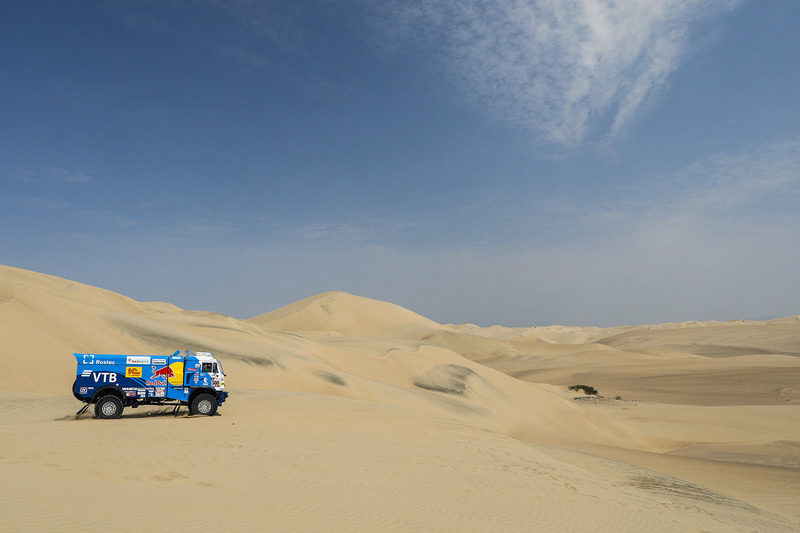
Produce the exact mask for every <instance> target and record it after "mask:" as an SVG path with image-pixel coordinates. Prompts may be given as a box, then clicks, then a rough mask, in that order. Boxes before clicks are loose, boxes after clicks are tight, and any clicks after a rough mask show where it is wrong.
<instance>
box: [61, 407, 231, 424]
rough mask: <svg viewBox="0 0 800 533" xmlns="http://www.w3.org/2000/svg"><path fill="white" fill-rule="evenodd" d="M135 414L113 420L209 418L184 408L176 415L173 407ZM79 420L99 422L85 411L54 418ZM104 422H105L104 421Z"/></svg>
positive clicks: (125, 414) (216, 414)
mask: <svg viewBox="0 0 800 533" xmlns="http://www.w3.org/2000/svg"><path fill="white" fill-rule="evenodd" d="M138 409H139V410H138V411H137V412H125V413H123V414H122V416H121V417H120V418H118V419H115V420H125V419H129V418H210V417H209V416H208V415H192V414H190V413H189V410H188V409H186V408H183V407H181V409H180V411H178V413H177V414H176V413H175V411H174V409H175V408H174V407H169V408H164V407H162V408H147V407H140V408H138ZM213 416H222V415H220V413H215V414H214V415H213ZM80 420H100V419H99V418H97V417H96V416H95V415H94V413H92V412H90V411H87V412H85V413H83V414H80V415H75V414H72V415H67V416H62V417H61V418H55V419H54V421H56V422H63V421H80ZM104 422H105V420H104Z"/></svg>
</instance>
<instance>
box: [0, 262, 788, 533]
mask: <svg viewBox="0 0 800 533" xmlns="http://www.w3.org/2000/svg"><path fill="white" fill-rule="evenodd" d="M797 318H798V317H787V318H785V319H778V320H770V321H764V322H743V321H734V322H730V323H711V322H709V323H700V322H686V323H681V324H665V325H649V326H630V327H624V328H572V327H564V326H547V327H530V328H504V327H502V326H493V327H489V328H483V327H479V326H476V325H471V324H466V325H453V324H445V325H443V324H438V323H436V322H434V321H432V320H429V319H427V318H425V317H423V316H421V315H419V314H417V313H414V312H413V311H410V310H407V309H404V308H402V307H399V306H397V305H394V304H390V303H387V302H380V301H377V300H372V299H369V298H363V297H359V296H355V295H350V294H347V293H342V292H329V293H324V294H321V295H317V296H313V297H310V298H306V299H304V300H301V301H298V302H297V303H295V304H291V305H289V306H286V307H284V308H281V309H277V310H274V311H270V312H267V313H264V314H262V315H258V316H256V317H252V318H250V319H247V320H240V319H236V318H233V317H229V316H226V315H222V314H219V313H214V312H211V311H192V310H183V309H180V308H178V307H176V306H174V305H172V304H169V303H165V302H137V301H135V300H132V299H130V298H127V297H125V296H122V295H119V294H115V293H113V292H110V291H106V290H104V289H100V288H96V287H91V286H88V285H83V284H80V283H76V282H72V281H69V280H65V279H61V278H57V277H54V276H47V275H44V274H38V273H35V272H30V271H26V270H23V269H18V268H14V267H6V266H0V336H1V337H2V338H3V340H4V342H3V343H2V345H1V346H0V362H2V364H3V365H4V367H5V368H7V369H8V370H9V372H10V375H13V376H14V379H13V380H12V381H11V382H10V383H8V386H7V387H5V388H4V389H3V391H2V392H0V398H1V399H2V402H3V405H5V406H6V408H5V409H4V410H3V412H2V413H0V431H2V435H3V441H4V443H6V444H5V445H4V450H3V452H2V457H0V472H2V474H3V476H4V479H13V480H15V483H12V484H6V485H5V486H4V488H3V489H0V507H2V508H5V509H11V508H13V509H16V511H15V512H14V513H13V514H12V516H11V517H10V518H9V519H7V520H6V521H5V523H0V530H4V531H5V530H7V531H12V530H15V531H18V530H20V529H22V530H25V529H29V530H67V531H72V530H75V531H77V530H78V529H82V528H83V527H84V526H85V525H86V524H87V522H86V521H85V519H84V521H81V520H82V519H81V514H80V512H79V507H76V505H77V503H78V499H77V496H72V495H71V491H70V490H68V487H71V486H75V485H76V484H80V483H81V480H82V479H88V480H90V484H92V485H94V484H97V485H98V486H102V487H104V491H105V496H104V497H101V499H100V501H101V502H102V501H110V499H113V498H115V497H117V498H122V497H125V498H126V499H127V500H129V501H133V502H139V503H141V504H143V505H144V504H146V503H148V501H147V497H146V496H145V494H147V493H148V492H150V491H153V490H157V489H159V488H167V487H168V488H170V490H171V491H172V490H178V492H183V493H184V494H186V495H187V496H188V497H190V498H198V499H201V498H204V497H205V495H206V494H209V491H213V492H214V498H215V500H217V501H219V506H220V513H219V515H218V516H217V517H216V518H215V519H214V520H218V521H219V522H218V523H219V524H220V527H225V526H227V527H230V526H231V525H232V524H235V525H236V527H237V528H239V529H258V527H259V524H263V523H264V522H267V521H268V522H269V523H270V524H271V525H272V526H274V527H273V529H274V530H277V531H302V530H307V531H341V530H353V531H367V530H370V531H374V530H376V529H379V530H385V531H446V530H450V529H459V530H466V531H487V530H497V531H500V530H505V531H507V530H516V531H567V530H574V529H575V528H577V529H578V530H584V529H588V528H589V527H593V528H595V529H596V528H598V527H599V528H600V529H604V528H609V529H610V528H616V529H618V530H627V531H633V530H651V531H698V530H703V529H705V530H708V531H712V530H713V531H750V530H759V531H793V530H798V529H800V510H797V509H795V507H794V505H793V501H794V497H795V496H798V495H800V488H799V487H800V484H799V483H797V480H798V479H800V467H798V464H800V461H798V457H797V455H798V452H797V450H798V449H800V429H798V426H800V425H798V424H796V420H798V419H800V418H798V415H800V385H798V383H800V381H798V380H797V379H796V378H797V377H798V376H800V357H797V355H798V354H797V353H796V352H795V351H796V350H797V348H796V346H797V344H796V341H797V340H798V339H800V320H798V319H797ZM184 348H188V349H194V350H208V351H213V352H214V353H215V354H216V355H217V356H218V357H220V358H221V359H222V361H223V362H224V364H225V369H226V372H227V374H228V377H227V383H228V388H229V390H230V392H231V397H230V400H229V401H228V402H227V403H226V404H225V405H224V406H223V408H222V409H221V410H220V412H221V416H218V417H214V418H212V419H204V418H200V417H188V416H187V415H186V414H183V415H181V416H179V417H177V418H175V417H173V416H171V415H167V414H166V413H165V412H164V410H159V409H152V408H151V409H149V410H148V409H147V408H140V409H138V410H135V411H134V410H131V409H128V410H126V413H125V416H124V417H123V419H121V420H119V421H111V422H110V423H105V421H98V420H93V419H92V418H91V417H89V416H88V415H84V416H82V417H77V418H76V417H75V416H74V414H73V413H74V412H75V411H77V409H78V408H79V407H80V404H78V403H77V402H75V400H74V399H72V397H71V394H70V392H69V388H70V385H71V383H72V380H73V379H74V370H75V368H74V359H73V358H72V357H71V354H72V353H73V352H93V353H170V352H172V351H174V350H176V349H184ZM578 382H580V383H584V382H585V383H587V384H590V385H595V386H597V387H598V389H599V390H600V391H601V394H603V395H605V396H606V397H605V398H592V397H585V398H584V397H578V398H576V396H575V393H574V392H571V391H568V390H567V387H566V385H568V384H573V383H578ZM715 387H716V388H715ZM709 389H710V390H709ZM792 420H794V421H795V423H794V424H792ZM209 430H210V431H209ZM149 435H159V436H163V435H168V437H166V438H156V439H153V438H149V437H148V436H149ZM144 450H150V451H151V452H153V453H154V454H155V455H150V454H149V453H147V452H145V451H144ZM184 452H186V453H184ZM87 454H88V455H90V456H91V457H92V458H93V462H92V463H91V464H89V463H87V462H86V461H85V457H86V455H87ZM120 454H122V456H124V457H126V458H129V459H130V460H129V461H121V460H120V459H119V457H120ZM689 464H691V465H706V467H707V468H694V467H693V468H689V467H687V466H686V465H689ZM752 469H756V470H752ZM755 471H757V472H758V473H759V475H760V476H762V478H763V479H764V480H765V482H764V483H763V484H755V485H754V484H753V483H743V482H741V481H742V480H744V479H749V477H750V476H752V473H753V472H755ZM703 472H710V473H705V474H704V473H703ZM126 487H127V488H130V487H134V488H136V489H137V491H138V492H136V494H134V495H131V493H130V491H128V490H126ZM221 489H222V490H221ZM104 498H105V499H104ZM43 501H47V502H49V505H48V507H47V510H46V511H44V512H41V511H38V512H37V511H36V508H37V506H39V507H41V503H42V502H43ZM266 502H269V503H268V504H267V503H266ZM151 503H152V502H151ZM156 507H157V508H158V507H160V508H162V509H164V510H169V511H170V512H171V513H172V515H173V517H174V519H175V523H176V524H187V525H188V524H189V523H191V520H192V517H193V516H194V515H193V514H192V512H191V511H190V510H179V509H175V508H174V507H173V506H170V505H169V504H168V503H167V502H166V501H164V502H159V503H157V504H156ZM578 509H580V510H578ZM111 515H112V511H110V510H106V511H103V510H102V509H99V510H97V512H96V514H95V516H94V518H93V520H94V522H91V523H90V524H89V525H94V526H97V527H99V526H100V525H102V520H103V519H104V518H105V517H110V516H111ZM214 520H212V522H213V523H217V522H215V521H214ZM223 524H224V526H223ZM28 526H29V527H28ZM133 528H134V527H133V525H131V526H130V527H127V526H125V525H124V524H123V525H122V527H120V528H119V529H120V530H127V529H131V530H132V529H133Z"/></svg>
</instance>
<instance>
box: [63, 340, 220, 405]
mask: <svg viewBox="0 0 800 533" xmlns="http://www.w3.org/2000/svg"><path fill="white" fill-rule="evenodd" d="M73 355H74V356H75V359H76V360H77V361H78V370H77V373H76V374H77V375H76V378H75V383H73V384H72V393H73V394H74V395H75V398H77V399H78V400H80V401H82V402H85V403H86V405H85V406H84V407H83V408H82V409H81V410H80V411H78V413H77V414H81V413H83V412H84V411H86V410H87V409H88V408H89V406H91V405H92V404H94V414H95V416H97V418H119V417H120V416H121V415H122V409H123V408H124V407H139V406H140V405H174V406H175V414H177V413H178V410H179V409H180V407H181V406H182V405H186V406H188V407H189V412H190V413H191V414H197V415H209V416H211V415H214V414H215V413H216V412H217V407H219V406H220V405H221V404H222V402H224V401H225V399H226V398H227V397H228V393H227V392H225V390H224V389H225V372H224V371H223V370H222V363H220V362H219V360H217V359H216V358H215V357H214V356H213V354H211V353H210V352H197V353H193V352H191V351H189V350H186V353H184V354H181V352H180V350H178V351H177V352H175V353H174V354H172V355H107V354H91V353H76V354H73Z"/></svg>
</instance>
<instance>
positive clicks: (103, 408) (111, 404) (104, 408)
mask: <svg viewBox="0 0 800 533" xmlns="http://www.w3.org/2000/svg"><path fill="white" fill-rule="evenodd" d="M94 415H95V416H96V417H97V418H105V419H109V418H119V417H121V416H122V400H120V399H119V398H117V397H116V396H114V395H113V394H109V395H108V396H103V397H102V398H100V399H99V400H97V403H96V404H95V406H94Z"/></svg>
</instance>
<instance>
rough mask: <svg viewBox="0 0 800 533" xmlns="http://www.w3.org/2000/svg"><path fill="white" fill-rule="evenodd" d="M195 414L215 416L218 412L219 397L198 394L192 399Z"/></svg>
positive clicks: (192, 408) (192, 409)
mask: <svg viewBox="0 0 800 533" xmlns="http://www.w3.org/2000/svg"><path fill="white" fill-rule="evenodd" d="M191 411H192V414H193V415H207V416H214V415H215V414H216V413H217V399H216V398H214V397H213V396H211V395H210V394H198V395H197V396H195V398H194V400H192V405H191Z"/></svg>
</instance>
